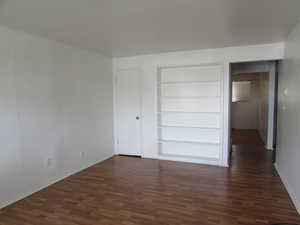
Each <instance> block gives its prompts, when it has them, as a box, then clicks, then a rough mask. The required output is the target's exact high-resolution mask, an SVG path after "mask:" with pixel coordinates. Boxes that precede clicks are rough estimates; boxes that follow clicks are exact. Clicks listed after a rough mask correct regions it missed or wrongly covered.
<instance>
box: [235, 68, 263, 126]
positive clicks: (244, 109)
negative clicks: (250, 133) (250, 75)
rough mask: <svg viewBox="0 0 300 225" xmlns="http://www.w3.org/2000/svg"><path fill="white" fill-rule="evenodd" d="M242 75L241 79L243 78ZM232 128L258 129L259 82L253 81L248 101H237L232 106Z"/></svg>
mask: <svg viewBox="0 0 300 225" xmlns="http://www.w3.org/2000/svg"><path fill="white" fill-rule="evenodd" d="M243 76H244V75H243V74H241V75H240V76H239V77H241V78H242V77H243ZM231 107H232V108H231V112H232V114H231V127H232V128H235V129H250V130H256V129H257V128H258V81H257V80H251V92H250V98H249V99H248V100H247V101H237V102H233V103H232V104H231Z"/></svg>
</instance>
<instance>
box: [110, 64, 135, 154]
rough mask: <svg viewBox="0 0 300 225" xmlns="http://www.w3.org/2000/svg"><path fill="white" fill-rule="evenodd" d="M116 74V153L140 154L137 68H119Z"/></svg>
mask: <svg viewBox="0 0 300 225" xmlns="http://www.w3.org/2000/svg"><path fill="white" fill-rule="evenodd" d="M116 76H117V78H116V106H117V107H116V108H117V136H118V137H117V142H118V143H117V149H118V153H119V154H124V155H141V136H140V135H141V126H140V119H141V118H140V117H141V116H140V74H139V70H134V69H132V70H121V71H118V72H117V74H116Z"/></svg>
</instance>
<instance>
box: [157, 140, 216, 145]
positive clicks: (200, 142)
mask: <svg viewBox="0 0 300 225" xmlns="http://www.w3.org/2000/svg"><path fill="white" fill-rule="evenodd" d="M164 142H174V143H187V144H207V145H219V144H220V143H219V142H210V141H207V142H206V141H181V140H159V141H158V143H159V144H162V143H164Z"/></svg>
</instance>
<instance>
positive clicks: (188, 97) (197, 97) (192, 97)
mask: <svg viewBox="0 0 300 225" xmlns="http://www.w3.org/2000/svg"><path fill="white" fill-rule="evenodd" d="M158 97H159V99H163V98H165V99H199V98H200V99H201V98H220V96H219V95H218V96H158Z"/></svg>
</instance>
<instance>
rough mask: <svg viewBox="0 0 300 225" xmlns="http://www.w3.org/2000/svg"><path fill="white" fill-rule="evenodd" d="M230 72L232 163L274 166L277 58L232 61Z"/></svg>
mask: <svg viewBox="0 0 300 225" xmlns="http://www.w3.org/2000/svg"><path fill="white" fill-rule="evenodd" d="M230 74H231V81H230V83H231V85H230V94H231V103H230V127H231V129H230V132H231V135H230V137H231V138H230V141H231V151H230V164H231V166H238V167H243V166H251V167H252V166H255V167H265V166H267V167H269V168H273V163H274V162H275V160H276V131H277V92H278V61H259V62H242V63H232V64H231V65H230Z"/></svg>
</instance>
